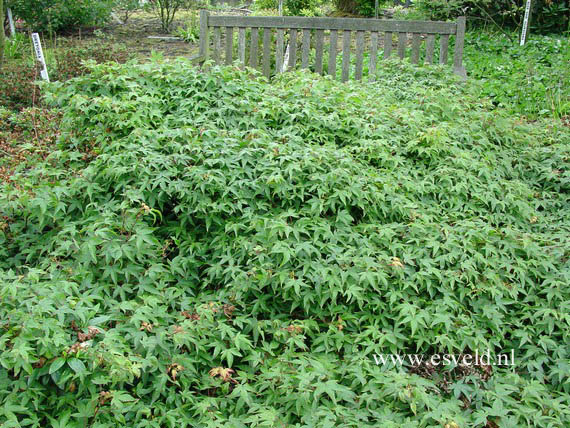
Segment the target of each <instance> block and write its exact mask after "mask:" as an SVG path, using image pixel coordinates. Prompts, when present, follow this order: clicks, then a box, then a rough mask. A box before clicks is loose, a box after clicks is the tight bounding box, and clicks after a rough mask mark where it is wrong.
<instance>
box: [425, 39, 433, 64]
mask: <svg viewBox="0 0 570 428" xmlns="http://www.w3.org/2000/svg"><path fill="white" fill-rule="evenodd" d="M434 45H435V34H428V36H427V40H426V62H427V63H428V64H433V49H434Z"/></svg>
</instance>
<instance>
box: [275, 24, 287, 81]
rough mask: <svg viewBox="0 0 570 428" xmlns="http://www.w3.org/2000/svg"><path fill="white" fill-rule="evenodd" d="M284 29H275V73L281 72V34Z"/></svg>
mask: <svg viewBox="0 0 570 428" xmlns="http://www.w3.org/2000/svg"><path fill="white" fill-rule="evenodd" d="M284 33H285V30H283V29H282V28H278V29H277V40H276V41H275V74H279V73H281V72H283V35H284Z"/></svg>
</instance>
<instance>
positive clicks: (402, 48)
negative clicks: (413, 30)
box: [398, 33, 408, 59]
mask: <svg viewBox="0 0 570 428" xmlns="http://www.w3.org/2000/svg"><path fill="white" fill-rule="evenodd" d="M407 41H408V33H398V56H399V57H400V59H404V56H405V55H406V43H407Z"/></svg>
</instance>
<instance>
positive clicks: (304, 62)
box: [301, 29, 311, 68]
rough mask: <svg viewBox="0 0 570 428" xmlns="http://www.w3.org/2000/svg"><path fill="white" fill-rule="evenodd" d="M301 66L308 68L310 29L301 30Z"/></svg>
mask: <svg viewBox="0 0 570 428" xmlns="http://www.w3.org/2000/svg"><path fill="white" fill-rule="evenodd" d="M301 50H302V53H301V68H309V52H310V51H311V30H308V29H304V30H303V46H302V48H301Z"/></svg>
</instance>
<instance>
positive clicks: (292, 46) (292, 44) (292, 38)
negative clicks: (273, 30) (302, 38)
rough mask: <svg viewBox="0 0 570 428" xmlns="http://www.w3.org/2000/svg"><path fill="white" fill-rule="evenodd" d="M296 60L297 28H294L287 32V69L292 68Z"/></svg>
mask: <svg viewBox="0 0 570 428" xmlns="http://www.w3.org/2000/svg"><path fill="white" fill-rule="evenodd" d="M296 62H297V30H296V29H295V28H293V29H291V32H290V33H289V62H288V63H287V69H288V70H293V69H294V68H295V64H296Z"/></svg>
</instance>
